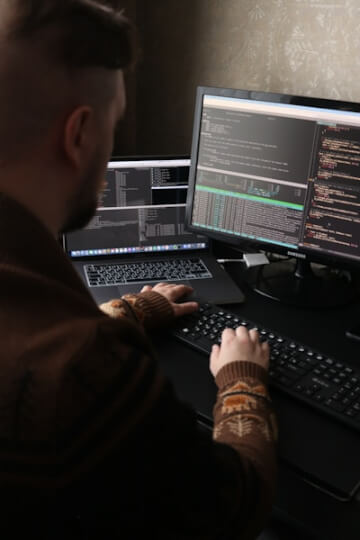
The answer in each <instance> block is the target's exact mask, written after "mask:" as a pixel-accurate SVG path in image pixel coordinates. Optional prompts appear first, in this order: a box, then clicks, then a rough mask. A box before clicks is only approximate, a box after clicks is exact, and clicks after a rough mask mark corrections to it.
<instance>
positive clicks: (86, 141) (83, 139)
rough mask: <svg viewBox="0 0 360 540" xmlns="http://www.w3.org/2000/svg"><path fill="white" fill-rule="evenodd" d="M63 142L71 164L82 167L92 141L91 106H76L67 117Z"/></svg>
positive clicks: (92, 120)
mask: <svg viewBox="0 0 360 540" xmlns="http://www.w3.org/2000/svg"><path fill="white" fill-rule="evenodd" d="M63 142H64V151H65V154H66V157H67V158H68V160H69V161H70V163H71V165H72V166H74V167H75V168H76V169H79V168H82V167H83V164H84V161H86V160H87V158H88V156H89V153H90V152H91V149H92V145H93V143H94V111H93V109H92V108H91V107H88V106H86V105H83V106H81V107H77V108H76V109H74V110H73V111H72V113H71V114H70V115H69V116H68V117H67V119H66V123H65V130H64V140H63Z"/></svg>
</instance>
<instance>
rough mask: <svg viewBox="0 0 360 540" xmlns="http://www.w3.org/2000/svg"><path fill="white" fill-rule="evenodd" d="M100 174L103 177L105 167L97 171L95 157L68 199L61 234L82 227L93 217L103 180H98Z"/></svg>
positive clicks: (97, 163) (97, 164)
mask: <svg viewBox="0 0 360 540" xmlns="http://www.w3.org/2000/svg"><path fill="white" fill-rule="evenodd" d="M102 173H103V174H102ZM101 176H103V177H104V178H105V169H104V171H101V172H99V162H98V160H96V158H95V159H93V160H92V162H91V163H90V164H89V167H88V171H87V173H86V174H85V175H84V179H83V181H82V183H81V187H80V189H79V190H78V191H77V192H76V193H75V194H74V195H73V197H72V199H71V200H70V201H69V212H68V214H67V217H66V219H65V221H64V224H63V226H62V227H61V230H60V233H61V234H64V233H69V232H73V231H76V230H78V229H82V228H83V227H85V226H86V225H87V224H88V223H89V221H90V220H91V219H92V218H93V217H94V215H95V213H96V209H97V207H98V205H99V194H100V187H99V186H101V187H103V185H104V181H101V180H100V181H99V178H100V179H101Z"/></svg>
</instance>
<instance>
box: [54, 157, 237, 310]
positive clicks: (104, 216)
mask: <svg viewBox="0 0 360 540" xmlns="http://www.w3.org/2000/svg"><path fill="white" fill-rule="evenodd" d="M189 169H190V159H189V158H188V157H185V158H184V157H162V158H155V157H146V158H131V159H116V158H112V160H111V161H110V162H109V163H108V167H107V172H106V188H105V190H104V192H103V194H102V196H101V200H100V203H99V207H98V209H97V212H96V214H95V216H94V218H93V219H92V220H91V222H90V223H89V224H88V225H87V227H86V228H84V229H82V230H79V231H76V232H72V233H68V234H65V235H64V236H63V243H64V248H65V251H66V253H67V254H68V256H69V257H70V258H71V260H72V262H73V264H74V266H75V268H76V270H77V271H78V273H79V274H80V276H81V278H82V279H83V281H84V283H85V284H86V285H87V287H88V288H89V290H90V292H91V294H92V296H93V297H94V299H95V301H96V302H97V303H101V302H105V301H107V300H110V299H112V298H118V297H120V296H122V295H123V294H126V293H130V292H139V291H140V290H141V288H142V287H143V286H144V285H146V284H149V285H155V283H158V282H160V281H161V282H164V281H169V282H171V283H175V282H179V283H185V284H188V285H191V286H192V287H193V288H194V294H193V295H192V297H194V298H196V299H199V300H202V301H204V300H205V301H209V302H214V303H218V304H228V303H240V302H242V301H243V300H244V296H243V294H242V292H241V290H240V289H239V288H238V287H237V285H235V283H234V282H233V281H232V279H231V278H230V276H228V274H227V273H226V272H225V271H224V269H223V268H222V267H221V266H220V264H218V263H217V261H216V258H215V257H214V256H213V255H212V253H211V246H210V241H209V240H208V239H207V238H206V237H205V236H202V235H198V234H194V233H192V232H189V231H188V230H187V229H186V226H185V207H186V195H187V187H188V176H189Z"/></svg>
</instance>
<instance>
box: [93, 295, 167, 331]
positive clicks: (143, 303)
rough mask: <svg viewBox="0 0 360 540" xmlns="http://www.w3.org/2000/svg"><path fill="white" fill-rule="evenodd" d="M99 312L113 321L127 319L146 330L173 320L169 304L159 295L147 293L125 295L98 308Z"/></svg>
mask: <svg viewBox="0 0 360 540" xmlns="http://www.w3.org/2000/svg"><path fill="white" fill-rule="evenodd" d="M99 307H100V309H101V311H103V312H104V313H106V314H107V315H109V316H110V317H112V318H114V319H122V318H124V317H125V318H128V319H130V320H131V321H133V322H135V323H140V324H141V325H142V326H144V327H145V328H146V329H150V328H159V327H161V326H162V325H164V324H166V323H168V322H169V321H171V320H172V319H173V318H174V312H173V309H172V307H171V304H170V302H169V301H168V300H167V299H166V298H165V297H164V296H163V295H161V294H159V293H157V292H154V291H148V292H143V293H139V294H126V295H124V296H122V297H121V298H119V299H116V300H110V301H109V302H105V303H103V304H101V305H100V306H99Z"/></svg>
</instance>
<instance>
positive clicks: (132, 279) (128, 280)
mask: <svg viewBox="0 0 360 540" xmlns="http://www.w3.org/2000/svg"><path fill="white" fill-rule="evenodd" d="M137 281H168V278H167V276H159V277H156V278H154V277H150V276H149V277H142V278H126V283H135V282H137Z"/></svg>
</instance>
